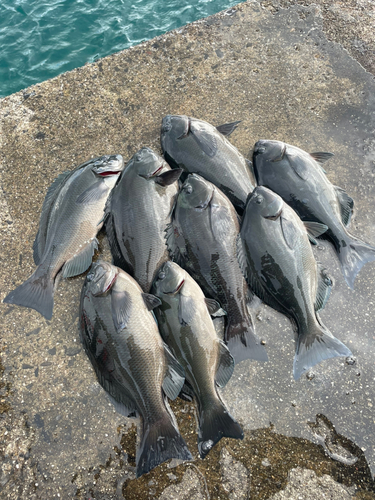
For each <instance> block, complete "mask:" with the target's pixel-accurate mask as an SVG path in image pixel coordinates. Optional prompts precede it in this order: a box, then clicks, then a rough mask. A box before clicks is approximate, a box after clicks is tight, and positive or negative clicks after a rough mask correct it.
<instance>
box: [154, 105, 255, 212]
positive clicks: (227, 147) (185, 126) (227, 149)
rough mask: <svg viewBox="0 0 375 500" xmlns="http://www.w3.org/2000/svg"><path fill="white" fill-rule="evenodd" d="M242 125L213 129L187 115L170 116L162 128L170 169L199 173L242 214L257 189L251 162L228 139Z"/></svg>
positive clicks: (165, 155) (164, 147)
mask: <svg viewBox="0 0 375 500" xmlns="http://www.w3.org/2000/svg"><path fill="white" fill-rule="evenodd" d="M238 123H239V122H233V123H227V124H225V125H220V126H219V127H214V126H213V125H210V124H209V123H207V122H205V121H203V120H197V119H196V118H190V117H188V116H184V115H167V116H165V117H164V118H163V121H162V126H161V147H162V149H163V153H164V157H165V159H166V160H167V162H168V163H169V164H170V165H171V166H177V167H181V168H183V169H184V170H186V171H187V172H190V173H197V174H199V175H202V176H203V177H204V178H205V179H207V180H209V181H210V182H213V183H214V184H215V185H216V186H217V187H219V188H220V189H221V190H222V191H223V193H225V194H226V195H227V196H228V198H229V199H230V201H231V202H232V203H233V205H234V206H235V207H236V208H238V209H239V210H240V211H242V210H243V209H244V208H245V204H246V199H247V196H248V194H249V193H251V191H252V190H253V189H254V185H253V184H254V181H253V178H252V174H251V172H250V170H249V166H250V165H251V162H250V161H249V160H246V159H245V158H244V157H243V156H242V155H241V153H240V152H239V151H238V150H237V148H235V147H234V146H233V144H231V143H230V142H229V141H228V140H227V139H226V137H225V136H229V135H230V134H231V132H233V130H234V129H235V128H236V127H237V125H238Z"/></svg>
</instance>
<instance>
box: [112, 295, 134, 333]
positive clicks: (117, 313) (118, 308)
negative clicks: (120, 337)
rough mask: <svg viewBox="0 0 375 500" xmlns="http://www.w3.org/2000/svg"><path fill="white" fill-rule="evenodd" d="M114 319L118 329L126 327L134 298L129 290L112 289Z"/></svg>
mask: <svg viewBox="0 0 375 500" xmlns="http://www.w3.org/2000/svg"><path fill="white" fill-rule="evenodd" d="M111 299H112V300H111V302H112V319H113V324H114V325H115V328H116V330H118V331H120V330H123V329H124V328H126V326H127V324H128V322H129V319H130V314H131V311H132V305H133V304H132V299H131V296H130V293H129V292H126V291H125V290H124V291H122V292H119V291H115V290H112V295H111Z"/></svg>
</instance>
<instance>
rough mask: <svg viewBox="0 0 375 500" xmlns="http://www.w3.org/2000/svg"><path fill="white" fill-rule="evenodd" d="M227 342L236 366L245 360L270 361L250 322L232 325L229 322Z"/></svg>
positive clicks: (226, 333)
mask: <svg viewBox="0 0 375 500" xmlns="http://www.w3.org/2000/svg"><path fill="white" fill-rule="evenodd" d="M225 342H226V344H227V346H228V349H229V351H230V353H231V355H232V356H233V358H234V361H235V363H236V364H237V363H239V362H240V361H243V360H244V359H255V360H257V361H268V356H267V352H266V350H265V348H264V347H263V346H262V344H261V343H260V340H259V338H258V337H257V336H256V335H255V333H254V327H253V325H252V323H251V322H250V321H244V322H242V323H237V324H232V323H231V322H230V320H229V323H228V326H227V329H226V332H225Z"/></svg>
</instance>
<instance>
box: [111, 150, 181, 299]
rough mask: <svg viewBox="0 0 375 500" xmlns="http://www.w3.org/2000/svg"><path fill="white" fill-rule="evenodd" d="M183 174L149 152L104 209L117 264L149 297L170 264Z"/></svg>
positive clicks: (129, 168)
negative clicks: (168, 238)
mask: <svg viewBox="0 0 375 500" xmlns="http://www.w3.org/2000/svg"><path fill="white" fill-rule="evenodd" d="M181 173H182V170H181V169H176V170H172V169H171V168H170V166H169V165H168V164H167V162H166V161H165V160H164V159H163V158H162V157H161V156H159V155H158V154H156V153H155V152H154V151H153V150H152V149H150V148H146V147H145V148H142V149H140V150H139V151H138V152H137V153H135V155H134V156H133V157H132V158H131V160H130V161H129V162H128V163H127V165H126V167H125V170H124V172H123V174H122V175H121V177H120V179H119V181H118V183H117V184H116V187H115V188H114V189H113V191H112V193H111V196H110V198H109V199H108V203H107V205H106V209H105V220H106V223H105V227H106V233H107V237H108V241H109V244H110V248H111V252H112V257H113V263H114V264H115V265H116V266H119V267H121V268H122V269H124V270H125V271H126V272H128V273H129V274H130V275H131V276H133V277H134V278H135V279H136V280H137V281H138V283H139V284H140V286H141V288H142V289H143V291H144V292H148V291H149V290H150V287H151V285H152V282H153V280H154V277H155V274H156V271H157V270H158V269H159V267H160V266H161V265H162V264H163V262H166V261H167V260H168V259H169V256H168V249H167V246H166V242H165V230H166V228H167V225H168V224H169V223H170V222H171V216H172V209H173V206H174V202H175V197H176V195H177V192H178V182H177V181H178V178H179V177H180V175H181Z"/></svg>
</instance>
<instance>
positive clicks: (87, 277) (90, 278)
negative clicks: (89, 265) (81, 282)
mask: <svg viewBox="0 0 375 500" xmlns="http://www.w3.org/2000/svg"><path fill="white" fill-rule="evenodd" d="M86 279H87V281H92V280H93V279H94V273H89V274H88V275H87V276H86Z"/></svg>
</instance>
